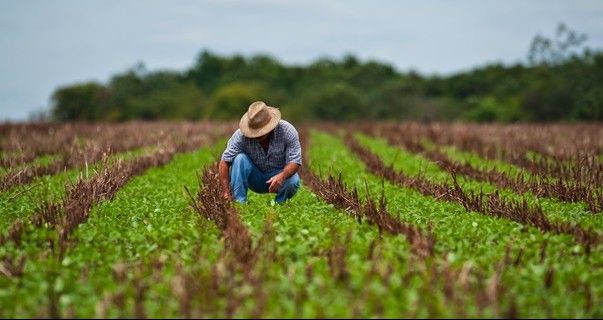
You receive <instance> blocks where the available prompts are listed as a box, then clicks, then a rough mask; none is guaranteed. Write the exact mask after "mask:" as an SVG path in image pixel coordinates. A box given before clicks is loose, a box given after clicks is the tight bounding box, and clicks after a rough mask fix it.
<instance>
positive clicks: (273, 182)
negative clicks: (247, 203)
mask: <svg viewBox="0 0 603 320" xmlns="http://www.w3.org/2000/svg"><path fill="white" fill-rule="evenodd" d="M299 167H300V165H299V164H297V163H295V162H289V163H287V165H285V168H284V169H283V171H281V172H279V173H278V174H276V175H274V176H273V177H272V178H270V179H269V180H268V181H266V183H269V184H270V186H269V187H268V192H278V189H279V188H280V187H281V186H282V185H283V183H284V182H285V180H287V179H289V177H291V176H292V175H294V174H295V173H296V172H297V170H299Z"/></svg>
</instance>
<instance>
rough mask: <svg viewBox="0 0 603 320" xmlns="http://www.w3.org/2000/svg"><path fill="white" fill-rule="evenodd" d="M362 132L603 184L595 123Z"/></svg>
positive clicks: (389, 127)
mask: <svg viewBox="0 0 603 320" xmlns="http://www.w3.org/2000/svg"><path fill="white" fill-rule="evenodd" d="M354 127H355V128H358V127H360V128H361V130H363V131H365V132H367V133H368V132H372V133H378V134H379V135H383V136H386V137H394V138H395V139H396V140H397V141H401V140H403V141H404V144H405V146H406V147H407V148H409V149H410V150H415V151H417V150H420V149H422V148H423V146H422V144H423V142H424V140H428V141H430V142H431V143H435V144H436V145H438V146H454V147H456V148H458V149H460V150H464V151H469V152H473V153H475V154H478V155H480V156H482V157H484V158H487V159H501V160H504V161H506V162H508V163H512V164H514V165H517V166H519V167H521V168H524V169H525V170H527V171H529V172H532V173H534V174H537V175H541V176H543V177H556V178H561V179H568V180H571V181H574V182H577V183H579V184H581V185H583V186H585V187H593V186H594V187H597V186H598V187H600V186H601V184H602V182H603V162H602V161H601V160H600V159H599V157H600V155H601V154H603V145H602V144H601V139H600V137H601V135H603V132H602V131H601V127H600V126H597V125H587V124H580V125H546V126H544V125H512V126H500V125H475V124H442V123H438V124H418V123H401V124H374V123H373V124H371V123H366V124H361V125H355V126H354Z"/></svg>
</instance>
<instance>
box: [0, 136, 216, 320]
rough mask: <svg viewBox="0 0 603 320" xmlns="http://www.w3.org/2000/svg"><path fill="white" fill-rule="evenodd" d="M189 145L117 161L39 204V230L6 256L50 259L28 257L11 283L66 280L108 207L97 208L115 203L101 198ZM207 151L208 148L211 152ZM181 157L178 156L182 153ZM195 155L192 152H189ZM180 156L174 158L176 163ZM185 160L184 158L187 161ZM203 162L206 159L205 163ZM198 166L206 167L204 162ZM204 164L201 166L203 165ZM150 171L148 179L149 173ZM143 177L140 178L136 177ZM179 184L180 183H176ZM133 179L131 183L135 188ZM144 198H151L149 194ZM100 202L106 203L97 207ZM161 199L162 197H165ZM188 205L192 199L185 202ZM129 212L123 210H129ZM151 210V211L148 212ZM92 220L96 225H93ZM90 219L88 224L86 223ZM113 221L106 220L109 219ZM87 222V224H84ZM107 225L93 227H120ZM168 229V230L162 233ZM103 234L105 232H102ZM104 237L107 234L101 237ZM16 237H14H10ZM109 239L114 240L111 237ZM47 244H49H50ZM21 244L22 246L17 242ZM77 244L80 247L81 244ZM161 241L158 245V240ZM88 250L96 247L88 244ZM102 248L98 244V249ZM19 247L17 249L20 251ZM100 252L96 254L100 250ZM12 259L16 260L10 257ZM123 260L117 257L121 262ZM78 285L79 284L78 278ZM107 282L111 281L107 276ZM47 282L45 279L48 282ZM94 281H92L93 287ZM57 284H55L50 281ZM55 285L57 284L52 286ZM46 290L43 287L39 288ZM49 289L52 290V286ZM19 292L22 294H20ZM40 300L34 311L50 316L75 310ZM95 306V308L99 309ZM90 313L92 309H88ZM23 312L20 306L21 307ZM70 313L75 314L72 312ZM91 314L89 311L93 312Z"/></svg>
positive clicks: (5, 251)
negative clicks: (84, 238) (84, 233)
mask: <svg viewBox="0 0 603 320" xmlns="http://www.w3.org/2000/svg"><path fill="white" fill-rule="evenodd" d="M192 141H194V143H191V144H187V146H186V148H191V149H194V148H196V146H197V143H199V142H200V140H194V139H192ZM186 148H179V147H174V148H172V149H169V150H160V151H157V152H155V153H154V154H151V155H146V156H141V157H138V158H134V159H133V160H129V161H127V162H125V163H119V162H118V163H117V164H116V165H114V166H113V167H108V168H106V169H104V170H103V171H101V172H99V173H98V174H96V175H94V176H93V177H92V178H91V179H87V180H80V181H79V182H78V183H76V184H75V185H73V186H72V187H71V188H70V189H69V190H68V191H67V193H66V197H65V198H64V200H63V202H61V203H56V204H55V203H49V204H47V205H45V206H41V207H40V208H39V211H38V212H39V213H38V214H37V215H36V216H35V217H38V218H39V219H33V220H32V224H31V225H29V224H27V225H29V226H31V227H33V228H31V227H30V228H23V230H22V231H21V235H22V233H26V234H25V235H24V236H25V239H20V238H21V237H18V241H17V242H13V241H10V242H9V243H8V244H6V245H5V246H3V247H2V249H3V256H4V257H6V258H7V259H12V260H13V261H14V260H18V258H17V257H19V256H23V255H19V253H18V249H19V248H24V249H25V252H30V253H29V254H26V255H24V256H23V257H27V256H29V257H33V256H36V255H39V254H42V255H44V256H47V258H46V259H42V260H41V261H35V260H33V259H26V260H25V265H24V266H22V267H23V273H22V274H21V275H20V276H17V277H15V279H13V280H10V279H9V280H10V281H8V282H7V283H6V284H7V285H9V286H10V285H13V286H15V285H16V286H18V287H20V286H22V285H23V283H27V282H28V281H31V280H32V279H31V278H32V277H33V278H37V280H38V281H47V282H48V281H49V279H44V278H42V279H40V277H50V278H51V279H50V280H52V281H53V282H56V281H59V280H57V279H61V281H62V280H63V279H62V278H61V273H62V272H63V271H69V270H68V269H63V268H62V267H61V266H62V265H63V264H65V259H67V261H70V258H69V255H70V253H71V251H73V250H76V251H77V250H78V249H80V245H81V242H80V240H81V238H80V237H79V235H80V234H79V232H80V231H81V230H80V229H84V230H90V229H88V228H89V226H90V225H93V226H96V224H95V223H94V221H95V220H96V219H97V217H96V216H97V215H99V218H100V219H102V218H101V217H102V213H98V211H99V210H100V211H102V209H96V208H97V207H99V208H103V206H104V205H105V204H106V203H113V201H111V202H101V201H102V199H105V198H113V196H114V195H115V194H116V193H117V195H119V194H121V192H118V191H119V189H120V188H121V187H122V186H123V185H126V183H127V182H128V181H129V180H130V179H131V178H132V177H134V176H136V175H139V174H141V173H143V172H145V171H146V170H147V169H149V168H151V167H153V166H155V165H164V164H166V163H168V162H170V161H171V160H172V158H173V157H174V155H176V153H178V152H185V151H188V150H187V149H186ZM205 152H206V153H207V151H205ZM176 157H178V155H176ZM189 157H190V155H189ZM175 161H176V160H172V161H171V162H170V165H172V162H175ZM181 162H182V161H181ZM201 164H202V163H201ZM193 165H200V164H199V163H197V164H193ZM197 168H198V167H197ZM161 169H163V168H155V169H152V170H161ZM188 174H189V175H192V176H193V177H194V169H193V170H190V171H189V172H188ZM146 176H147V175H144V176H142V177H146ZM136 179H137V178H134V180H136ZM175 182H176V183H177V182H178V181H175ZM129 185H130V183H128V184H127V185H126V186H129ZM146 187H151V188H153V186H152V185H146ZM181 188H182V185H180V186H179V187H176V189H177V190H178V189H180V190H181ZM141 200H142V201H143V202H144V201H145V198H144V195H143V199H141ZM123 201H125V202H127V201H129V199H124V200H123ZM99 202H100V206H99V205H97V204H98V203H99ZM159 202H161V200H160V201H159ZM184 203H186V202H184ZM128 213H129V212H123V214H126V215H127V214H128ZM145 214H147V215H148V214H151V213H145ZM122 217H123V218H127V216H122ZM91 221H92V223H90V222H91ZM128 221H131V220H128V219H126V220H123V221H114V223H117V224H123V223H127V222H128ZM84 222H87V223H84ZM107 222H108V221H104V223H107ZM82 223H84V224H82ZM104 223H101V224H100V225H101V226H102V227H101V228H100V229H98V230H97V229H94V228H93V229H92V231H93V232H96V231H99V230H101V231H102V230H105V231H107V232H108V233H107V234H112V235H115V234H114V233H113V231H114V230H112V229H104V228H105V227H107V226H113V227H115V225H112V224H110V223H109V224H107V225H105V224H104ZM34 226H38V227H40V228H35V227H34ZM146 230H147V232H150V231H151V229H149V226H146ZM74 232H75V234H76V236H75V239H73V235H72V234H73V233H74ZM160 232H162V231H160ZM96 235H99V234H96ZM101 237H102V235H101ZM9 240H10V239H9ZM107 240H108V241H107ZM111 241H112V239H104V240H103V241H100V242H101V243H102V244H104V245H107V244H108V243H107V242H109V243H110V242H111ZM45 243H46V244H45ZM17 244H18V245H17ZM76 244H77V245H76ZM123 245H125V246H126V247H129V246H130V245H131V243H128V242H126V243H123ZM155 245H156V244H155ZM111 248H113V247H106V248H105V250H100V251H95V250H91V251H89V252H88V253H89V254H90V255H91V257H98V253H100V252H105V251H106V250H109V251H110V250H111ZM88 249H90V248H89V247H88ZM96 249H98V248H96ZM15 251H17V252H15ZM95 253H96V254H95ZM6 261H10V260H6ZM117 262H118V261H115V263H117ZM111 266H112V264H108V265H106V267H108V268H111ZM78 271H81V269H78V270H71V272H78ZM72 280H73V281H74V287H76V285H75V283H77V281H75V280H74V279H72ZM105 280H106V279H105ZM42 283H43V282H42ZM93 283H94V280H93V279H91V282H90V284H91V285H92V284H93ZM49 285H51V284H49ZM50 288H54V287H52V286H50ZM40 289H42V288H41V287H39V288H38V290H40ZM47 289H48V288H47ZM52 292H53V294H54V296H58V297H65V296H70V294H69V293H65V292H63V289H61V290H53V291H52ZM16 293H17V294H19V292H16ZM36 293H37V295H34V297H37V299H39V300H38V301H35V300H33V299H30V301H31V302H33V303H36V304H35V305H37V306H39V307H37V308H35V309H33V312H34V313H32V314H34V315H35V314H38V313H39V314H41V315H46V316H55V315H57V314H61V312H62V311H61V310H64V309H65V308H66V307H68V308H67V311H63V312H75V309H74V308H73V306H61V305H59V304H58V303H59V302H57V301H53V300H52V299H50V298H48V294H47V292H36ZM100 297H102V294H99V295H97V296H95V298H100ZM93 307H94V306H92V308H93ZM88 311H89V310H88ZM17 314H18V310H17ZM67 314H69V313H67ZM90 315H91V313H88V316H90Z"/></svg>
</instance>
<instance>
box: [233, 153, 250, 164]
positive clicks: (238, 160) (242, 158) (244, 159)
mask: <svg viewBox="0 0 603 320" xmlns="http://www.w3.org/2000/svg"><path fill="white" fill-rule="evenodd" d="M250 162H251V160H250V159H249V156H247V155H246V154H244V153H239V154H237V155H236V156H235V157H234V159H233V160H232V165H233V166H241V165H245V164H247V163H250Z"/></svg>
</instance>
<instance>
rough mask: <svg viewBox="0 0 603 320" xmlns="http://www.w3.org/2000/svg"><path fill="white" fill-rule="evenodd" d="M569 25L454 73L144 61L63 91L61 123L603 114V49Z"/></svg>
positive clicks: (254, 60) (271, 62)
mask: <svg viewBox="0 0 603 320" xmlns="http://www.w3.org/2000/svg"><path fill="white" fill-rule="evenodd" d="M585 39H586V38H585V36H584V35H582V34H579V33H577V32H575V31H573V30H571V29H569V28H567V27H566V26H565V25H560V26H559V27H558V29H557V31H556V33H555V36H554V38H547V37H545V36H542V35H537V36H536V37H535V38H534V40H533V42H532V45H531V46H530V52H529V54H528V56H529V57H528V62H527V63H525V64H515V65H502V64H491V65H486V66H483V67H478V68H475V69H473V70H469V71H465V72H461V73H457V74H453V75H449V76H437V75H435V76H424V75H420V74H417V73H416V72H413V71H410V72H407V73H401V72H398V71H396V70H395V69H394V68H393V67H392V66H391V65H389V64H385V63H380V62H377V61H361V60H359V59H357V58H356V57H354V56H353V55H346V56H344V57H342V58H341V59H331V58H320V59H318V60H316V61H315V62H313V63H311V64H309V65H307V66H295V65H285V64H283V63H281V62H280V61H278V60H276V59H274V58H273V57H270V56H268V55H264V54H260V55H255V56H250V57H245V56H241V55H234V56H219V55H216V54H214V53H212V52H209V51H206V50H205V51H203V52H201V53H200V54H199V56H198V58H197V60H196V63H195V64H194V65H193V66H192V67H191V68H190V69H188V70H184V71H182V72H176V71H155V72H149V71H147V70H146V69H145V67H144V65H142V64H138V65H137V66H135V67H134V68H132V69H131V70H127V71H126V72H123V73H121V74H117V75H115V76H114V77H113V78H112V79H111V80H110V81H109V83H108V84H106V85H103V84H98V83H84V84H76V85H73V86H66V87H62V88H59V89H57V90H56V91H55V93H54V94H53V100H52V117H53V118H54V119H55V120H60V121H65V120H110V121H123V120H130V119H199V118H205V119H220V120H224V119H238V118H239V117H240V116H241V115H242V114H243V113H244V112H245V110H246V108H247V106H248V105H249V103H250V102H252V101H256V100H265V101H266V102H267V103H268V104H269V105H272V106H276V107H281V108H282V109H283V114H284V115H285V116H287V117H288V118H289V119H291V120H296V121H304V120H316V119H319V120H322V119H324V120H341V121H346V120H367V119H407V120H420V121H431V120H454V119H464V120H471V121H480V122H481V121H486V122H489V121H503V122H514V121H559V120H589V121H600V120H603V118H602V117H603V112H602V109H601V108H602V107H601V106H602V105H603V94H602V93H601V92H603V76H601V75H602V74H603V53H602V52H601V51H592V50H590V49H588V48H586V47H584V42H585Z"/></svg>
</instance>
